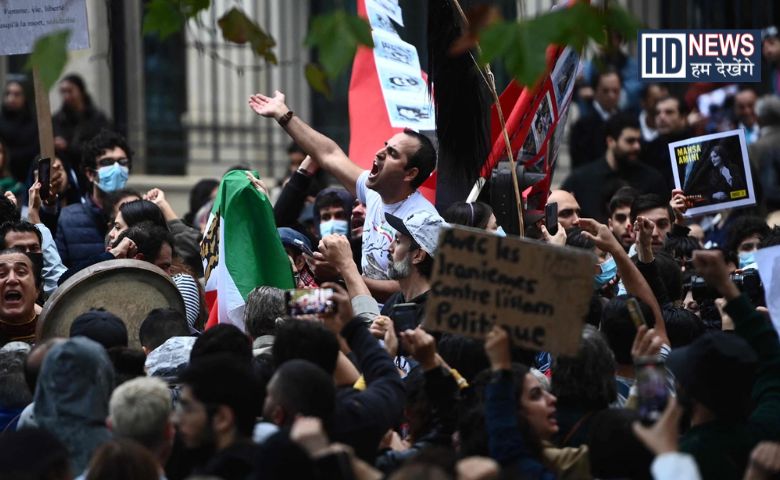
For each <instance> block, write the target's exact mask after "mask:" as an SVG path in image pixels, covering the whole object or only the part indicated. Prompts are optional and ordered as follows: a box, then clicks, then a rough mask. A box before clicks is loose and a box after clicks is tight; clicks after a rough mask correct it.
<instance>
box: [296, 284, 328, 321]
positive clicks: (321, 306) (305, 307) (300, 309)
mask: <svg viewBox="0 0 780 480" xmlns="http://www.w3.org/2000/svg"><path fill="white" fill-rule="evenodd" d="M284 299H285V303H286V304H287V314H288V315H290V316H291V317H300V316H302V315H319V314H323V313H335V312H336V302H334V301H333V290H332V289H330V288H296V289H294V290H286V291H285V292H284Z"/></svg>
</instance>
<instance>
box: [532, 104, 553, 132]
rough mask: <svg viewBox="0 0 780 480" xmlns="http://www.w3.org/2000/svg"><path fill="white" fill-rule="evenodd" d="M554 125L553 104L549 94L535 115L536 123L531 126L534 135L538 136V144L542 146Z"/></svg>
mask: <svg viewBox="0 0 780 480" xmlns="http://www.w3.org/2000/svg"><path fill="white" fill-rule="evenodd" d="M552 124H553V110H552V102H551V101H550V93H549V92H548V93H547V94H546V95H545V96H544V97H543V98H542V101H541V102H540V103H539V108H538V109H537V110H536V115H534V121H533V123H532V124H531V128H532V129H533V133H534V135H535V136H536V144H537V145H542V144H543V143H544V139H545V138H547V132H548V131H549V130H550V127H551V126H552Z"/></svg>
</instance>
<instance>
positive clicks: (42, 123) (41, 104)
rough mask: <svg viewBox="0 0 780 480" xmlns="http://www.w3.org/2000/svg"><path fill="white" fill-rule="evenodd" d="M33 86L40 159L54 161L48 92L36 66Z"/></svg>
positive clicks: (34, 67)
mask: <svg viewBox="0 0 780 480" xmlns="http://www.w3.org/2000/svg"><path fill="white" fill-rule="evenodd" d="M33 86H34V88H35V115H36V117H37V120H38V144H39V145H40V147H41V157H42V158H51V159H54V133H53V131H52V126H51V108H50V107H49V91H48V90H47V89H46V87H45V86H44V85H43V81H41V75H40V72H39V71H38V67H36V66H33Z"/></svg>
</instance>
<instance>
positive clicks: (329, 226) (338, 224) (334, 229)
mask: <svg viewBox="0 0 780 480" xmlns="http://www.w3.org/2000/svg"><path fill="white" fill-rule="evenodd" d="M348 232H349V224H348V223H347V221H346V220H328V221H327V222H322V223H320V238H325V235H330V234H333V233H335V234H336V235H346V234H347V233H348Z"/></svg>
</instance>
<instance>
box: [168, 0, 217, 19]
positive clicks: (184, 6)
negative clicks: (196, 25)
mask: <svg viewBox="0 0 780 480" xmlns="http://www.w3.org/2000/svg"><path fill="white" fill-rule="evenodd" d="M168 1H174V0H168ZM179 4H180V7H179V10H180V11H181V13H182V14H183V15H184V16H185V17H187V18H192V17H194V16H196V15H197V14H199V13H200V12H202V11H204V10H208V8H209V7H210V6H211V0H179Z"/></svg>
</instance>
